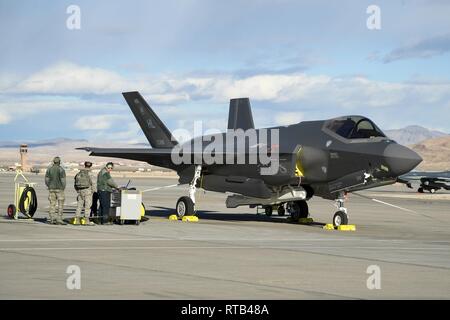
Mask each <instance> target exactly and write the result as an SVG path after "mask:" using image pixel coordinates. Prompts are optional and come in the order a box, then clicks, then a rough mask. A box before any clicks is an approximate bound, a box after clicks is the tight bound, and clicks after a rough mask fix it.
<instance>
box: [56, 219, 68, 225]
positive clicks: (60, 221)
mask: <svg viewBox="0 0 450 320" xmlns="http://www.w3.org/2000/svg"><path fill="white" fill-rule="evenodd" d="M56 224H57V225H60V226H66V225H67V223H65V222H64V221H63V220H62V219H57V220H56Z"/></svg>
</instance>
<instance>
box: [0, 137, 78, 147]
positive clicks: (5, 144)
mask: <svg viewBox="0 0 450 320" xmlns="http://www.w3.org/2000/svg"><path fill="white" fill-rule="evenodd" d="M64 143H81V144H83V143H87V140H83V139H68V138H56V139H49V140H41V141H0V148H19V146H20V145H21V144H27V145H28V147H29V148H36V147H51V146H58V145H61V144H64Z"/></svg>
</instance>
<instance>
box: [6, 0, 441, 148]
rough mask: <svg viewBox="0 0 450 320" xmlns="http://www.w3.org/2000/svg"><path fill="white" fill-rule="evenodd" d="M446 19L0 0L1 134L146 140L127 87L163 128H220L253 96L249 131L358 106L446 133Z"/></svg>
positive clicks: (381, 120)
mask: <svg viewBox="0 0 450 320" xmlns="http://www.w3.org/2000/svg"><path fill="white" fill-rule="evenodd" d="M71 5H76V6H77V7H78V8H79V10H80V16H79V22H80V25H79V26H80V28H79V29H73V28H72V29H70V28H68V27H67V22H68V20H69V22H73V21H75V20H73V17H74V16H73V11H71V10H69V12H67V10H68V7H69V6H71ZM371 5H376V6H377V7H378V8H379V10H380V11H379V13H380V14H379V18H380V19H379V26H380V28H379V29H370V28H368V26H367V21H368V19H369V20H370V21H373V20H371V17H372V15H373V12H369V13H368V12H367V8H368V7H369V6H371ZM69 9H70V8H69ZM449 16H450V1H446V0H390V1H379V0H377V1H375V0H371V1H364V0H355V1H350V0H348V1H346V0H341V1H320V0H319V1H299V0H293V1H291V0H273V1H269V0H248V1H245V0H239V1H237V0H231V1H219V0H217V1H210V0H209V1H208V0H178V1H175V0H164V1H138V0H127V1H122V0H120V1H102V0H100V1H79V0H72V1H63V0H62V1H50V0H49V1H45V0H36V1H23V0H15V1H13V0H0V45H1V46H0V141H20V140H22V141H38V140H44V139H53V138H60V137H64V138H71V139H86V140H89V141H92V142H94V143H97V142H100V141H103V140H109V141H121V142H129V143H137V142H145V141H146V140H145V137H144V135H143V134H142V132H141V131H140V129H139V127H138V125H137V123H136V121H135V119H134V118H133V115H132V113H131V111H130V110H129V108H128V106H127V105H126V103H125V100H124V99H123V97H122V95H121V93H122V92H125V91H135V90H137V91H140V92H141V93H142V94H143V96H144V97H145V98H146V99H147V101H148V102H149V104H150V105H151V106H152V108H153V109H154V110H155V112H156V113H157V114H158V115H159V116H160V118H161V119H162V120H163V122H165V123H166V125H167V126H168V127H169V129H171V130H176V129H186V130H189V131H193V129H194V122H195V121H203V122H202V126H203V129H204V130H208V129H215V130H221V131H224V130H225V129H226V125H227V119H228V116H227V114H228V104H229V100H230V99H231V98H238V97H249V98H250V101H251V104H252V111H253V117H254V120H255V125H256V126H257V127H269V126H274V125H287V124H292V123H296V122H299V121H304V120H318V119H326V118H332V117H336V116H342V115H346V114H360V115H364V116H367V117H369V118H371V119H372V120H373V121H374V122H375V123H377V124H378V126H379V127H381V128H382V129H393V128H401V127H405V126H407V125H413V124H414V125H422V126H424V127H427V128H429V129H435V130H441V131H445V132H450V121H449V120H450V19H449V18H448V17H449ZM69 25H70V24H69Z"/></svg>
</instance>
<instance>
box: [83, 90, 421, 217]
mask: <svg viewBox="0 0 450 320" xmlns="http://www.w3.org/2000/svg"><path fill="white" fill-rule="evenodd" d="M123 96H124V98H125V100H126V102H127V103H128V105H129V107H130V108H131V111H132V112H133V114H134V116H135V118H136V120H137V121H138V123H139V125H140V127H141V129H142V130H143V132H144V134H145V136H146V137H147V139H148V141H149V143H150V145H151V146H152V148H134V149H130V148H124V149H119V148H93V147H84V148H79V149H84V150H86V151H89V152H90V155H91V156H102V157H116V158H123V159H131V160H138V161H143V162H147V163H149V164H152V165H156V166H160V167H164V168H170V169H173V170H175V171H176V172H177V174H178V176H179V183H180V184H189V193H188V196H183V197H181V198H179V199H178V201H177V203H176V213H177V215H178V216H179V217H182V216H184V215H195V213H196V210H195V192H196V189H197V188H198V187H200V188H203V189H204V190H210V191H215V192H222V193H225V192H226V193H231V195H229V196H228V197H227V200H226V206H227V207H228V208H232V207H233V208H234V207H238V206H250V207H255V206H262V207H263V208H264V210H265V212H266V214H267V215H271V214H272V211H273V210H274V209H275V210H277V212H278V214H279V215H284V214H285V212H286V211H287V212H288V213H289V214H290V215H291V218H292V219H294V220H298V219H300V218H306V217H308V216H309V209H308V200H310V199H311V198H312V197H313V196H318V197H321V198H324V199H328V200H333V201H335V202H336V207H337V211H336V212H335V213H334V216H333V224H334V225H335V226H339V225H345V224H348V211H347V209H346V208H345V199H346V194H347V193H348V192H353V191H358V190H363V189H368V188H374V187H378V186H382V185H388V184H392V183H395V182H396V181H397V178H398V177H399V176H401V175H403V174H405V173H407V172H409V171H411V170H412V169H413V168H415V167H416V166H417V165H418V164H419V163H420V162H421V161H422V158H421V157H420V156H419V155H418V154H417V153H415V152H414V151H412V150H410V149H408V148H407V147H404V146H402V145H399V144H397V143H396V142H395V141H393V140H390V139H389V138H388V137H386V135H385V134H384V133H383V132H382V131H381V130H380V129H379V128H378V127H377V126H376V124H375V123H374V122H373V121H371V120H370V119H368V118H366V117H364V116H358V115H350V116H343V117H338V118H333V119H328V120H318V121H302V122H300V123H297V124H292V125H288V126H279V127H272V128H262V129H255V128H254V122H253V117H252V111H251V106H250V100H249V99H248V98H239V99H231V100H230V109H229V116H228V130H227V131H226V132H223V133H219V134H214V135H203V136H199V137H195V138H193V139H191V140H189V141H186V142H184V143H179V142H178V141H177V140H176V139H175V138H174V136H173V135H172V133H171V132H170V131H169V130H168V129H167V127H166V126H165V125H164V124H163V122H162V121H161V120H160V119H159V118H158V116H157V115H156V114H155V112H154V111H153V110H152V108H150V106H149V105H148V104H147V102H146V101H145V100H144V99H143V97H142V96H141V95H140V94H139V92H125V93H123ZM237 133H240V134H241V135H242V134H244V137H245V139H246V140H245V141H244V143H241V144H238V145H232V146H231V147H230V139H228V138H229V137H231V138H232V139H231V142H233V141H234V140H235V139H234V138H235V137H236V136H238V134H237ZM252 135H253V136H255V135H256V141H255V140H254V139H252ZM212 144H215V147H214V148H212V147H211V145H212ZM262 151H264V152H266V153H267V157H265V156H263V155H264V152H263V153H261V152H262ZM205 154H207V155H209V158H208V157H205ZM211 156H212V157H213V158H214V160H217V161H211V159H210V158H211ZM255 156H256V157H255ZM180 158H182V159H184V160H185V161H180ZM255 159H256V161H254V160H255ZM267 159H269V160H270V163H269V162H268V161H267ZM227 160H228V161H227ZM250 160H253V161H250Z"/></svg>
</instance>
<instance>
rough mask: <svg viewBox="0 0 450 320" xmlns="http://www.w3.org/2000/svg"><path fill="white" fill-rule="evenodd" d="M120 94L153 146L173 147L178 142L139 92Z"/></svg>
mask: <svg viewBox="0 0 450 320" xmlns="http://www.w3.org/2000/svg"><path fill="white" fill-rule="evenodd" d="M122 95H123V97H124V98H125V100H126V101H127V103H128V106H130V109H131V111H132V112H133V114H134V117H135V118H136V120H137V122H138V123H139V126H140V127H141V129H142V131H143V132H144V134H145V136H146V137H147V140H148V142H150V144H151V146H152V147H153V148H173V147H174V146H175V145H177V144H178V142H177V141H176V140H175V138H174V137H173V136H172V134H171V133H170V131H169V129H167V127H166V126H165V125H164V123H163V122H162V121H161V120H160V119H159V118H158V116H157V115H156V113H155V112H154V111H153V110H152V108H150V106H149V105H148V103H147V102H146V101H145V100H144V98H143V97H142V96H141V94H140V93H139V92H137V91H132V92H124V93H122Z"/></svg>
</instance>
